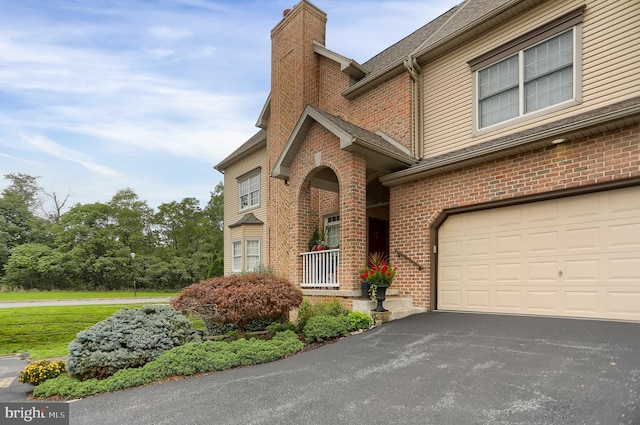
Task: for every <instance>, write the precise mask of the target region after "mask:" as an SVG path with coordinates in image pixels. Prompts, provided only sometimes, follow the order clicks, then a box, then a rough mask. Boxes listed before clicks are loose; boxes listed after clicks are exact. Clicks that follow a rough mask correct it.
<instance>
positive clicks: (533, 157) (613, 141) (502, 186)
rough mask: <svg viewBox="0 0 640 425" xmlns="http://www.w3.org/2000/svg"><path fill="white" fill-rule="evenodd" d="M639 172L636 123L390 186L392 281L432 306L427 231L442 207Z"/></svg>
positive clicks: (639, 135)
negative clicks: (404, 256)
mask: <svg viewBox="0 0 640 425" xmlns="http://www.w3.org/2000/svg"><path fill="white" fill-rule="evenodd" d="M638 176H640V126H638V125H636V126H633V127H628V128H626V129H622V130H614V131H611V132H608V133H605V134H601V135H599V136H594V137H589V138H587V139H581V140H576V141H574V142H571V143H563V144H560V145H557V146H551V147H549V148H545V149H542V150H538V151H535V152H531V153H522V154H518V155H515V156H513V157H510V158H506V159H503V160H499V161H492V162H488V163H485V164H482V165H479V166H472V167H468V168H465V169H462V170H459V171H455V172H449V173H445V174H441V175H436V176H431V177H428V178H423V179H421V180H417V181H414V182H411V183H406V184H402V185H398V186H395V187H392V188H391V205H392V208H391V223H390V225H391V241H390V242H391V247H392V248H391V250H392V251H394V250H399V251H401V252H403V253H405V254H407V255H408V256H409V257H410V258H412V259H414V260H415V261H416V262H418V263H419V264H421V265H422V266H424V267H425V268H424V269H423V270H422V271H419V270H418V269H417V267H416V266H415V265H413V264H411V263H409V262H408V261H407V260H404V259H401V258H394V259H395V263H396V265H397V266H398V273H397V275H396V283H394V286H396V287H397V288H399V289H400V290H401V292H402V293H403V294H406V295H408V296H411V297H412V298H413V301H414V303H415V304H416V305H422V306H425V307H430V306H431V293H432V291H431V285H432V284H433V282H432V279H431V275H432V272H431V270H432V268H431V255H430V254H431V245H432V242H431V240H430V233H431V232H430V231H431V228H432V226H433V225H434V223H435V222H436V220H437V219H438V218H439V217H440V215H441V214H442V212H443V210H445V209H449V208H455V207H461V206H466V205H475V204H482V203H486V202H492V201H497V200H504V199H509V198H518V197H523V196H527V195H532V194H540V193H545V192H553V191H558V190H562V189H569V188H572V187H577V186H589V185H595V184H599V183H604V182H609V181H612V180H623V179H628V178H631V177H638Z"/></svg>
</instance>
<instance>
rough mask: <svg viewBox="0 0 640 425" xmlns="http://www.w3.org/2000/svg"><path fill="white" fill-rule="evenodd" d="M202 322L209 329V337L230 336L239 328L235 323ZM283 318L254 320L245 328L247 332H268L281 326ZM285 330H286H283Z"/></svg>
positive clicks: (203, 320) (205, 320)
mask: <svg viewBox="0 0 640 425" xmlns="http://www.w3.org/2000/svg"><path fill="white" fill-rule="evenodd" d="M202 322H203V323H204V325H205V326H206V328H207V335H211V336H215V335H228V334H229V333H230V332H233V331H235V330H236V329H238V328H237V326H236V325H234V324H233V323H216V322H214V321H213V320H209V319H202ZM281 322H282V317H274V318H270V319H261V320H258V319H256V320H252V321H251V322H249V323H247V325H246V326H245V327H244V330H245V331H246V332H260V331H265V330H268V328H269V326H271V325H272V324H280V323H281ZM283 330H284V329H283Z"/></svg>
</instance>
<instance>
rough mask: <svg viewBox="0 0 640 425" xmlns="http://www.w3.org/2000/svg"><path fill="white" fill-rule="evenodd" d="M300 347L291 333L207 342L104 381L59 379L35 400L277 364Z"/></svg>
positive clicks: (166, 354) (170, 352)
mask: <svg viewBox="0 0 640 425" xmlns="http://www.w3.org/2000/svg"><path fill="white" fill-rule="evenodd" d="M302 348H303V344H302V342H301V341H300V339H299V338H298V335H296V334H295V333H294V332H291V331H287V332H279V333H277V334H276V335H275V336H274V338H273V339H272V340H270V341H262V340H257V339H252V340H249V341H247V340H245V339H240V340H238V341H234V342H232V343H227V342H220V341H206V342H198V343H186V344H184V345H181V346H179V347H175V348H173V349H171V350H168V351H165V352H164V353H162V354H161V355H160V356H159V357H158V358H157V359H156V360H154V361H152V362H149V363H147V364H145V365H144V366H143V367H140V368H134V369H123V370H120V371H118V372H116V373H115V374H113V375H112V376H110V377H108V378H106V379H103V380H98V379H88V380H86V381H79V380H78V379H76V378H74V377H69V376H66V375H61V376H59V377H57V378H54V379H49V380H47V381H45V382H43V383H42V384H40V385H38V386H36V387H35V389H34V391H33V395H34V397H37V398H47V397H54V396H59V397H65V398H70V397H73V398H76V397H86V396H89V395H93V394H97V393H101V392H109V391H118V390H122V389H125V388H131V387H135V386H139V385H144V384H147V383H150V382H155V381H160V380H162V379H164V378H167V377H171V376H189V375H193V374H196V373H206V372H212V371H218V370H226V369H231V368H233V367H236V366H240V365H245V364H247V365H248V364H257V363H263V362H267V361H272V360H276V359H278V358H281V357H284V356H286V355H288V354H292V353H295V352H297V351H300V350H302Z"/></svg>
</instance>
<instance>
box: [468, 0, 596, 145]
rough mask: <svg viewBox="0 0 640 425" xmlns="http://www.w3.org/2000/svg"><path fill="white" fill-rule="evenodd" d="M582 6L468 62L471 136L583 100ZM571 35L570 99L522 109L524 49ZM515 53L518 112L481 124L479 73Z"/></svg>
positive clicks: (554, 110)
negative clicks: (470, 79) (571, 86)
mask: <svg viewBox="0 0 640 425" xmlns="http://www.w3.org/2000/svg"><path fill="white" fill-rule="evenodd" d="M583 10H584V6H581V7H579V8H576V9H574V10H572V11H570V12H569V13H567V14H565V15H563V16H561V17H559V18H558V19H556V20H554V21H552V22H550V23H548V24H546V25H544V26H542V27H540V28H536V29H535V30H533V31H531V32H529V33H527V34H524V35H523V36H521V37H519V38H518V39H516V40H514V41H512V42H510V43H507V44H505V45H503V46H500V47H498V48H496V49H494V50H492V51H490V52H487V53H485V54H484V55H482V56H480V57H477V58H474V59H473V60H471V61H469V65H470V66H471V69H472V76H473V135H474V136H479V135H482V134H485V133H488V132H491V131H494V130H498V129H502V128H505V127H509V126H512V125H514V124H518V123H522V122H526V121H529V120H531V119H534V118H537V117H540V116H543V115H547V114H550V113H553V112H556V111H559V110H562V109H565V108H568V107H571V106H574V105H578V104H580V103H581V102H582V13H583ZM570 31H571V32H572V34H573V64H572V67H573V70H572V71H573V96H572V97H571V98H570V99H567V100H563V101H560V102H559V103H556V104H553V105H549V106H546V107H543V108H541V109H537V110H534V111H531V112H525V111H524V102H525V99H524V93H525V90H524V69H523V67H524V65H523V63H524V59H523V55H524V51H527V50H529V49H531V48H533V47H535V46H538V45H540V44H542V43H545V42H547V41H549V40H550V39H553V38H555V37H557V36H560V35H562V34H565V33H567V32H570ZM514 55H517V56H518V80H519V83H518V98H519V101H518V115H517V116H515V117H513V118H509V119H505V120H504V121H500V122H497V123H494V124H491V125H487V126H485V127H480V105H479V102H480V99H479V88H478V84H479V81H478V80H479V79H478V73H479V72H480V71H482V70H484V69H487V68H488V67H491V66H493V65H495V64H498V63H500V62H502V61H505V60H507V59H510V58H513V57H514Z"/></svg>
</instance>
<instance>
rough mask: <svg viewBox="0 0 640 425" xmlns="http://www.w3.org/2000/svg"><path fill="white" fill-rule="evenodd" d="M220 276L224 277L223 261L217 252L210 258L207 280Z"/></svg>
mask: <svg viewBox="0 0 640 425" xmlns="http://www.w3.org/2000/svg"><path fill="white" fill-rule="evenodd" d="M222 275H224V259H223V258H222V257H220V256H219V255H218V253H217V252H214V253H213V257H212V258H211V264H210V265H209V272H208V273H207V279H211V278H213V277H219V276H222Z"/></svg>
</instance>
